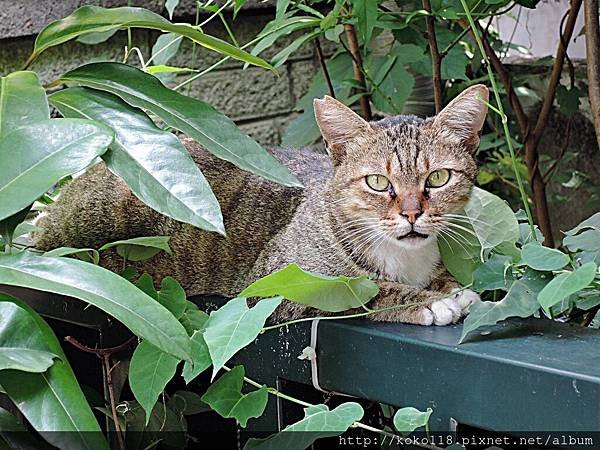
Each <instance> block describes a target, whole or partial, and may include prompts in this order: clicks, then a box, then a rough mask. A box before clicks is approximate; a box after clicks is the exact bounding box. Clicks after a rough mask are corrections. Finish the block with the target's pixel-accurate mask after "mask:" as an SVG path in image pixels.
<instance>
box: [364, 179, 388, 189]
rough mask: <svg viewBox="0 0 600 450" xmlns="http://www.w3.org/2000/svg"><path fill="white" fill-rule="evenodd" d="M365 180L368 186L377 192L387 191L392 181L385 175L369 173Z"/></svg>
mask: <svg viewBox="0 0 600 450" xmlns="http://www.w3.org/2000/svg"><path fill="white" fill-rule="evenodd" d="M365 181H366V182H367V186H369V187H370V188H371V189H373V190H374V191H377V192H381V191H385V190H386V189H387V188H388V187H389V185H390V181H389V180H388V179H387V178H386V177H384V176H383V175H367V176H366V177H365Z"/></svg>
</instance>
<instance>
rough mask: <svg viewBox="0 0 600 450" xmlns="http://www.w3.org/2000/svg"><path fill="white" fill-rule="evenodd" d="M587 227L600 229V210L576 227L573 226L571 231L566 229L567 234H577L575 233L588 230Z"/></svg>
mask: <svg viewBox="0 0 600 450" xmlns="http://www.w3.org/2000/svg"><path fill="white" fill-rule="evenodd" d="M586 229H596V230H600V212H597V213H596V214H594V215H592V216H590V217H588V218H587V219H585V220H584V221H582V222H581V223H580V224H579V225H577V226H576V227H575V228H573V229H571V230H569V231H565V234H566V235H568V236H572V235H575V234H577V233H579V232H580V231H582V230H586Z"/></svg>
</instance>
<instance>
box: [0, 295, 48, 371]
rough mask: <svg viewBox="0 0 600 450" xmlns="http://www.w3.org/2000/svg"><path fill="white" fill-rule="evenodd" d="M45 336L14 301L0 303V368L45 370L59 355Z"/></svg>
mask: <svg viewBox="0 0 600 450" xmlns="http://www.w3.org/2000/svg"><path fill="white" fill-rule="evenodd" d="M44 338H45V336H44V333H43V332H42V330H40V328H39V327H38V325H37V322H36V320H35V319H34V318H33V317H32V316H31V315H30V314H29V312H27V310H25V309H23V308H21V307H19V306H18V305H16V304H15V303H10V302H8V301H1V302H0V370H4V369H15V370H22V371H24V372H45V371H46V370H47V369H48V368H49V367H50V366H52V364H53V363H54V361H53V360H54V358H58V355H56V354H55V353H53V352H52V350H51V349H50V347H49V346H48V344H46V342H45V341H44Z"/></svg>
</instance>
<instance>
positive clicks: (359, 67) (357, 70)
mask: <svg viewBox="0 0 600 450" xmlns="http://www.w3.org/2000/svg"><path fill="white" fill-rule="evenodd" d="M344 30H345V31H346V39H348V47H349V49H350V55H351V56H352V67H353V69H354V79H355V80H356V81H357V82H358V84H359V85H360V86H361V90H362V91H363V95H361V96H360V99H359V103H360V109H361V111H362V115H363V117H364V119H365V120H366V121H367V122H368V121H370V120H371V119H372V118H373V114H372V113H371V104H370V103H369V95H368V90H367V83H366V82H365V76H364V74H363V61H362V57H361V55H360V46H359V45H358V38H357V37H356V30H355V29H354V25H352V24H350V23H347V24H344Z"/></svg>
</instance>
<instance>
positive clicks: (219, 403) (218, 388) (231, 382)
mask: <svg viewBox="0 0 600 450" xmlns="http://www.w3.org/2000/svg"><path fill="white" fill-rule="evenodd" d="M243 384H244V366H236V367H234V368H233V369H231V371H229V372H228V373H226V374H225V375H223V376H222V377H221V378H219V379H218V380H217V381H215V382H214V383H213V384H211V385H210V387H209V388H208V389H207V390H206V393H205V394H204V395H203V396H202V401H203V402H205V403H207V404H208V405H209V406H210V407H211V408H212V409H214V410H215V411H216V412H217V413H218V414H219V415H220V416H221V417H225V418H234V419H236V420H237V421H238V422H239V423H240V425H241V426H242V427H244V428H246V424H247V423H248V419H250V418H251V417H260V416H261V415H262V413H263V412H264V410H265V407H266V406H267V399H268V396H269V394H268V392H267V387H266V386H262V387H261V388H260V389H258V390H256V391H252V392H249V393H248V394H242V386H243Z"/></svg>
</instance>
